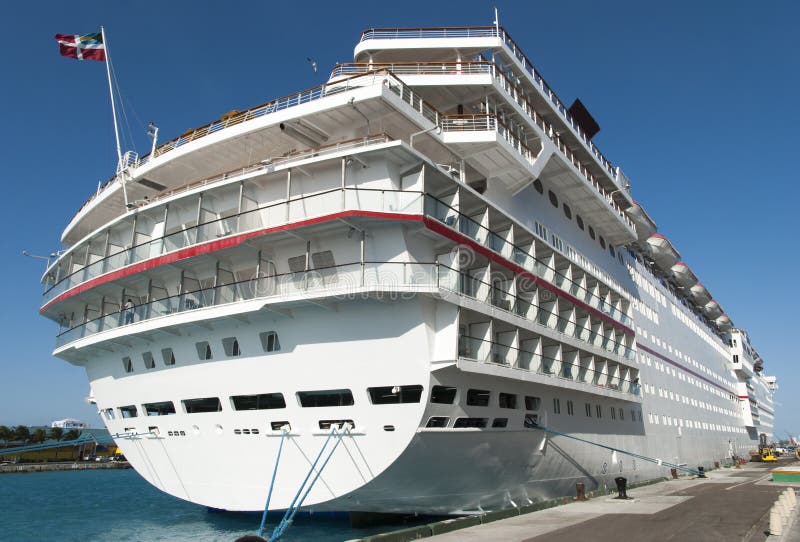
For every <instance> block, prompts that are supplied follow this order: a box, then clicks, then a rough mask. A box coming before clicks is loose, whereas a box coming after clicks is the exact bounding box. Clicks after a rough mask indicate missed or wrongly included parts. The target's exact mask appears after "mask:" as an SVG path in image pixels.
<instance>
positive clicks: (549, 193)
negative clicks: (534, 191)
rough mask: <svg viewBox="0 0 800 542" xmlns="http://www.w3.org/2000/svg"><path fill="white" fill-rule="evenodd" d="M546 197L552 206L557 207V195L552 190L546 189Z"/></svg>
mask: <svg viewBox="0 0 800 542" xmlns="http://www.w3.org/2000/svg"><path fill="white" fill-rule="evenodd" d="M547 197H548V198H549V199H550V204H551V205H552V206H553V207H556V208H558V196H556V194H555V192H553V191H552V190H548V191H547Z"/></svg>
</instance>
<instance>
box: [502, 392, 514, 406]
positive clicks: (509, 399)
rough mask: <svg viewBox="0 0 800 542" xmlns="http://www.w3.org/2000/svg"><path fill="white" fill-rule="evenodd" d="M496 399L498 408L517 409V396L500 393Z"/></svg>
mask: <svg viewBox="0 0 800 542" xmlns="http://www.w3.org/2000/svg"><path fill="white" fill-rule="evenodd" d="M497 399H498V402H499V404H500V408H517V396H516V395H515V394H513V393H501V394H500V395H498V397H497Z"/></svg>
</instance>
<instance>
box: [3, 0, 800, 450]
mask: <svg viewBox="0 0 800 542" xmlns="http://www.w3.org/2000/svg"><path fill="white" fill-rule="evenodd" d="M317 4H318V5H317ZM497 5H498V7H499V8H500V19H501V21H500V22H501V24H503V25H504V26H506V28H507V30H508V31H509V32H510V33H511V35H512V36H513V37H514V39H515V40H516V41H517V43H518V44H519V45H520V46H521V47H522V48H523V49H524V50H525V52H526V53H527V55H528V57H529V58H531V59H532V60H533V62H534V64H535V65H536V66H537V67H538V68H539V70H540V71H541V72H542V73H543V74H544V75H545V77H546V78H547V80H548V81H549V82H550V84H551V85H552V86H553V87H554V89H555V90H556V91H557V92H558V94H559V95H560V96H561V98H562V99H563V100H564V101H565V102H567V103H571V102H572V99H573V98H575V97H580V98H581V100H582V101H583V102H584V104H586V105H587V107H588V108H589V109H590V111H591V112H592V113H593V115H594V116H595V118H596V119H597V120H598V122H599V123H600V125H601V127H602V131H601V132H600V134H599V135H598V136H597V137H596V138H595V142H596V143H597V144H598V146H599V147H600V148H601V150H602V151H603V152H604V154H605V155H606V156H608V157H609V158H610V159H611V160H612V161H613V162H615V163H617V164H620V165H621V166H622V167H623V169H624V170H625V172H626V174H627V175H628V176H629V177H630V178H631V180H632V185H633V191H634V196H635V197H636V199H637V200H639V201H641V202H643V203H644V204H645V206H646V207H647V209H648V210H649V212H650V214H651V215H652V216H653V217H654V219H655V220H656V222H657V223H658V225H659V227H660V231H661V232H663V233H665V234H666V235H667V236H668V237H670V239H671V240H672V241H673V242H674V243H675V245H676V247H677V248H678V249H679V250H680V252H681V254H682V256H683V259H684V261H686V262H687V263H689V265H690V266H691V267H692V269H693V270H694V271H695V272H696V273H697V275H698V276H699V277H700V280H701V281H702V282H703V284H705V285H706V286H708V288H709V289H710V290H711V292H712V293H713V294H714V296H715V298H716V299H718V300H719V301H720V303H721V304H722V306H723V307H724V308H725V310H726V311H727V312H728V314H730V315H731V317H732V318H733V320H734V322H735V323H736V325H737V326H740V327H743V328H745V329H747V330H748V331H749V332H750V334H751V337H752V339H753V342H754V344H755V346H756V348H757V349H758V350H759V351H760V352H761V354H762V355H763V357H764V359H765V360H766V372H767V373H769V374H776V375H777V376H778V377H779V381H780V392H779V394H778V396H777V401H778V402H779V403H780V404H779V406H778V408H777V410H778V417H777V423H776V431H777V433H779V434H782V433H783V431H784V430H788V431H791V432H792V433H793V434H797V433H798V432H800V409H798V408H796V406H795V404H794V401H793V400H792V399H791V398H792V397H797V396H798V394H800V384H799V383H798V378H797V376H796V372H795V369H794V365H795V363H796V362H797V356H796V353H795V352H796V348H795V347H794V345H793V340H789V339H790V338H791V337H792V336H794V334H795V333H796V331H795V325H796V324H795V321H796V318H794V313H795V312H796V305H797V303H798V301H800V299H798V298H799V297H800V296H798V293H797V291H798V290H797V287H796V286H795V283H796V279H795V278H794V274H795V271H796V269H798V267H800V261H798V259H799V258H798V254H797V250H796V249H797V246H798V244H797V242H796V241H793V240H792V239H794V238H793V237H791V236H790V231H791V229H790V228H791V224H793V223H794V219H795V218H796V216H797V211H796V206H797V203H798V199H800V198H799V196H800V189H799V188H798V181H799V180H800V179H798V173H797V172H798V170H799V168H798V166H797V165H796V164H794V160H795V159H796V157H797V156H798V152H797V143H798V136H797V133H798V125H800V113H799V112H798V106H797V102H796V100H797V88H798V87H799V86H800V55H798V38H797V36H798V35H800V34H798V32H797V28H796V22H797V21H798V20H799V19H800V17H799V16H800V13H799V12H800V9H798V4H797V3H793V2H789V1H780V0H779V1H774V2H769V3H762V4H754V3H752V2H742V1H732V2H722V1H717V2H696V1H692V2H689V1H683V0H681V1H674V2H663V3H658V4H656V3H649V2H633V1H625V2H596V1H594V2H592V1H586V2H579V1H571V0H562V1H559V2H498V3H497ZM4 13H5V20H6V21H7V24H6V49H5V51H6V52H5V54H4V55H3V57H2V60H0V66H2V74H3V77H2V84H0V107H1V108H2V121H3V123H4V125H5V129H4V130H3V131H2V132H0V174H1V175H2V182H3V186H5V194H6V196H5V199H6V201H7V203H10V204H9V205H7V206H6V208H5V212H4V213H2V214H0V221H2V229H3V231H5V232H6V235H5V236H3V238H2V241H1V243H2V244H1V245H0V250H1V252H0V254H1V255H2V259H3V260H4V261H5V262H6V263H5V266H4V271H3V279H4V280H3V281H2V283H1V284H2V301H3V303H4V304H5V306H6V310H5V311H3V314H2V326H0V343H1V344H2V345H3V348H2V353H1V354H0V375H1V378H0V423H2V424H17V423H24V424H38V423H49V422H50V421H51V420H53V419H57V418H63V417H67V416H74V417H78V418H81V419H84V420H86V421H90V422H92V423H97V424H99V423H100V422H99V419H98V418H97V415H96V413H95V412H94V410H93V409H92V408H91V407H90V406H89V405H86V404H85V403H84V402H83V398H84V396H85V395H86V394H87V390H88V384H87V380H86V375H85V373H84V371H83V369H81V368H77V367H73V366H71V365H69V364H67V363H66V362H63V361H60V360H58V359H55V358H53V357H52V356H51V355H50V352H51V349H52V346H53V344H54V335H55V332H56V327H55V324H53V323H50V322H49V321H47V320H45V319H43V318H41V317H39V316H38V314H37V310H38V307H39V301H40V295H41V287H40V285H39V283H38V280H39V277H40V275H41V272H42V270H43V263H42V262H40V261H37V260H32V259H28V258H24V257H22V256H21V251H22V250H23V249H28V250H30V251H31V252H34V253H39V254H46V253H49V252H51V251H54V250H56V249H57V248H59V247H58V239H59V236H60V234H61V231H62V229H63V227H64V226H65V224H66V223H67V221H68V220H69V219H70V217H71V216H72V215H73V213H74V212H75V211H76V210H77V209H78V207H79V206H80V205H81V204H82V203H83V202H84V201H85V200H86V198H87V197H88V196H89V195H90V194H91V193H92V191H93V190H94V189H95V188H96V186H97V182H98V181H100V180H105V179H107V178H108V177H109V176H110V174H111V173H112V172H113V169H114V165H115V162H116V157H115V150H114V135H113V129H112V121H111V113H110V108H109V103H108V90H107V87H106V83H105V72H104V65H103V64H102V63H100V62H89V61H86V62H77V61H75V60H71V59H67V58H63V57H60V56H59V55H58V48H57V45H56V42H55V40H54V39H53V35H54V34H55V33H89V32H94V31H96V30H97V29H98V28H99V26H100V24H104V25H105V27H106V31H107V35H108V41H109V45H110V48H111V55H112V60H113V62H114V65H115V68H116V72H117V77H118V80H119V83H120V86H121V89H122V94H123V102H124V105H125V109H126V112H127V120H125V119H123V121H122V125H123V132H124V133H125V134H126V141H127V143H126V145H125V147H126V148H132V147H133V148H136V149H137V150H138V151H139V152H140V154H144V153H145V152H147V150H148V149H149V139H148V138H147V136H146V135H145V130H146V125H147V123H148V122H149V121H151V120H152V121H155V122H156V124H157V125H158V126H159V127H160V129H161V136H162V139H164V140H166V139H168V138H171V137H174V136H176V135H178V134H180V133H182V132H183V131H184V130H185V129H187V128H190V127H194V126H200V125H203V124H205V123H206V122H208V121H210V120H213V119H214V118H217V117H218V116H219V115H221V114H223V113H225V112H227V111H229V110H231V109H243V108H247V107H249V106H252V105H256V104H259V103H262V102H264V101H266V100H268V99H270V98H273V97H277V96H282V95H284V94H288V93H290V92H293V91H296V90H300V89H302V88H307V87H310V86H314V85H316V84H319V83H321V82H323V81H324V79H325V78H326V76H327V72H328V70H329V69H330V67H331V66H332V65H333V64H334V63H336V62H337V61H341V62H345V61H349V60H352V51H353V46H354V45H355V43H356V41H357V39H358V37H359V33H360V31H361V30H362V29H364V28H367V27H371V26H444V25H486V24H491V21H492V18H493V13H492V3H490V2H475V1H460V2H452V3H451V2H415V1H406V2H403V3H399V4H398V3H382V2H375V1H370V2H348V3H346V4H345V3H341V2H319V3H315V2H303V3H302V4H300V5H298V4H294V3H291V2H289V3H271V2H270V3H267V2H244V1H229V2H225V3H224V5H223V3H218V4H217V3H214V4H212V3H210V2H204V1H194V2H187V1H174V2H173V1H171V2H163V1H159V2H153V1H147V2H135V3H123V2H93V3H88V4H87V3H74V2H73V3H69V2H67V3H65V2H44V3H34V2H15V3H12V4H9V5H8V6H5V7H4ZM306 57H312V58H315V59H316V60H317V61H318V63H319V67H320V69H319V72H318V73H314V72H313V71H312V70H311V68H310V66H309V64H308V63H307V62H306ZM128 134H130V135H128Z"/></svg>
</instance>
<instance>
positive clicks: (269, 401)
mask: <svg viewBox="0 0 800 542" xmlns="http://www.w3.org/2000/svg"><path fill="white" fill-rule="evenodd" d="M231 403H232V404H233V409H234V410H270V409H274V408H286V401H285V400H284V399H283V394H282V393H261V394H258V395H234V396H233V397H231Z"/></svg>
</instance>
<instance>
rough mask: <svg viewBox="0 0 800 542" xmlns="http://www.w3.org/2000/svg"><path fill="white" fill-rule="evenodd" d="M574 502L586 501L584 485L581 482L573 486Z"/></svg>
mask: <svg viewBox="0 0 800 542" xmlns="http://www.w3.org/2000/svg"><path fill="white" fill-rule="evenodd" d="M575 493H576V496H575V500H576V501H585V500H586V484H584V483H583V482H578V483H576V484H575Z"/></svg>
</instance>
